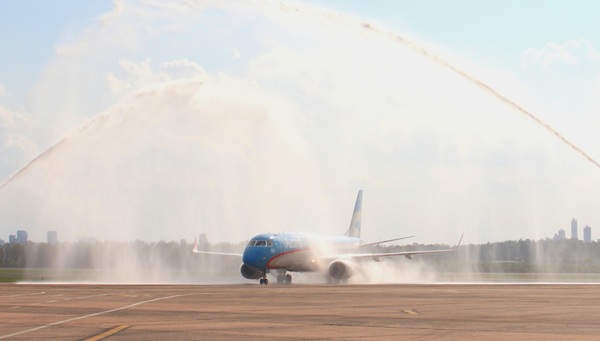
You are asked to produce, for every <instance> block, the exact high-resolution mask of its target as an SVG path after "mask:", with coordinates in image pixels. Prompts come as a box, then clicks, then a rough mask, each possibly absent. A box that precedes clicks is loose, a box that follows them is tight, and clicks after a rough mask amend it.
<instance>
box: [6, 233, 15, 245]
mask: <svg viewBox="0 0 600 341" xmlns="http://www.w3.org/2000/svg"><path fill="white" fill-rule="evenodd" d="M8 242H9V243H11V244H16V243H17V236H16V235H14V234H11V235H10V236H8Z"/></svg>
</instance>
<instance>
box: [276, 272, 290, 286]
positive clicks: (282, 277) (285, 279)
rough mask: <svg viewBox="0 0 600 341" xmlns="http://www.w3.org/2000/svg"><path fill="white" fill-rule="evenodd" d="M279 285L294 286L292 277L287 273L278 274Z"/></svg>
mask: <svg viewBox="0 0 600 341" xmlns="http://www.w3.org/2000/svg"><path fill="white" fill-rule="evenodd" d="M277 284H292V275H290V274H285V273H280V274H278V275H277Z"/></svg>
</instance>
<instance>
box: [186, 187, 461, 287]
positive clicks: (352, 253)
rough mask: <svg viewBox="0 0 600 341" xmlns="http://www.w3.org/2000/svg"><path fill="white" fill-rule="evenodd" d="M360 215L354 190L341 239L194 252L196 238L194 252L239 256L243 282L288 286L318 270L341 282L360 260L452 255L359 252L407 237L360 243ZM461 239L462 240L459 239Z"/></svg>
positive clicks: (289, 236)
mask: <svg viewBox="0 0 600 341" xmlns="http://www.w3.org/2000/svg"><path fill="white" fill-rule="evenodd" d="M361 216H362V190H360V191H358V196H357V198H356V204H355V205H354V212H353V214H352V220H351V221H350V227H349V228H348V230H347V231H346V233H345V234H344V235H343V236H337V237H322V236H316V235H312V234H306V233H263V234H259V235H257V236H254V237H253V238H252V239H250V241H249V242H248V245H247V246H246V248H245V249H244V253H242V254H238V253H224V252H210V251H200V250H198V243H197V239H196V241H195V242H194V250H193V251H194V252H195V253H201V254H214V255H222V256H233V257H240V258H241V260H242V267H241V268H240V272H241V273H242V276H244V278H247V279H260V284H264V285H266V284H268V283H269V280H268V279H267V274H268V273H271V272H275V273H277V283H285V284H290V283H291V282H292V276H291V275H290V274H289V273H288V272H314V271H320V272H323V273H325V274H328V276H329V279H330V281H331V282H333V283H338V282H344V281H346V280H348V279H349V278H350V277H352V275H354V274H355V273H356V272H357V271H359V270H360V266H361V265H362V263H363V262H364V261H367V260H374V261H379V259H380V258H383V257H395V256H404V257H406V258H409V259H412V256H413V255H420V254H428V253H443V252H452V251H454V250H455V249H456V248H457V247H458V245H460V241H459V242H458V245H457V246H456V247H454V248H451V249H442V250H424V251H404V252H390V253H360V252H359V251H360V249H362V248H364V247H366V246H370V245H376V244H382V243H387V242H391V241H396V240H401V239H405V238H410V237H403V238H395V239H389V240H384V241H380V242H375V243H368V244H365V243H362V242H361V240H360V228H361ZM461 240H462V237H461Z"/></svg>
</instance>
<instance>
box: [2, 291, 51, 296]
mask: <svg viewBox="0 0 600 341" xmlns="http://www.w3.org/2000/svg"><path fill="white" fill-rule="evenodd" d="M45 293H46V292H45V291H42V292H30V293H27V294H15V295H6V296H0V297H19V296H33V295H43V294H45Z"/></svg>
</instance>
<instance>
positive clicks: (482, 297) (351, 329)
mask: <svg viewBox="0 0 600 341" xmlns="http://www.w3.org/2000/svg"><path fill="white" fill-rule="evenodd" d="M599 336H600V285H594V284H591V285H570V284H551V285H539V284H526V285H514V284H510V285H506V284H503V285H490V284H486V285H472V284H469V285H457V284H453V285H413V284H411V285H290V286H283V285H269V286H259V285H72V284H67V285H65V284H56V285H47V284H1V285H0V339H11V340H32V339H61V340H82V339H83V340H86V339H87V340H100V339H110V340H131V339H143V340H165V339H174V340H175V339H177V340H183V339H187V340H216V339H227V340H236V339H237V340H242V339H244V340H247V339H259V340H281V339H288V340H290V339H291V340H323V339H344V340H372V339H400V338H403V339H405V338H413V339H448V340H456V339H482V338H486V339H498V340H500V339H502V340H506V339H518V340H526V339H530V340H541V339H543V340H553V339H554V340H565V339H569V340H574V339H582V340H598V338H599Z"/></svg>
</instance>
